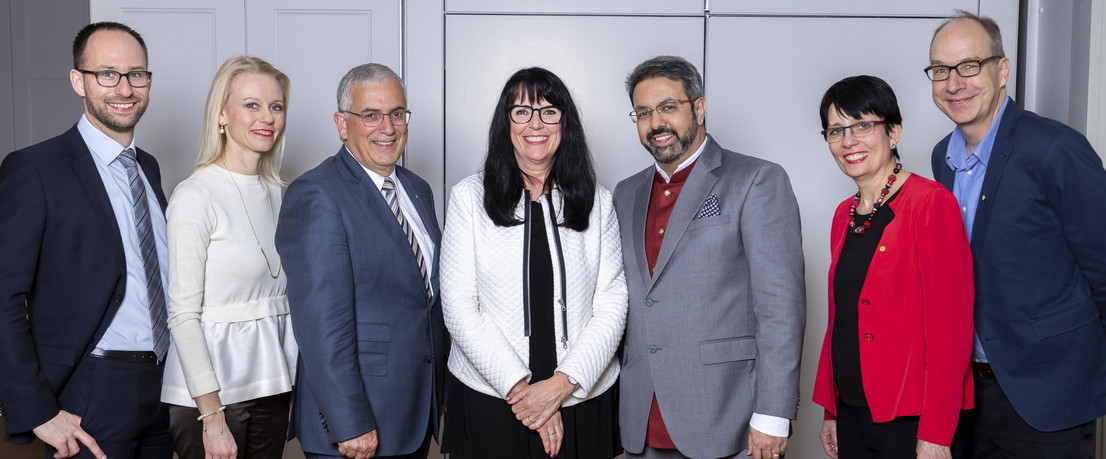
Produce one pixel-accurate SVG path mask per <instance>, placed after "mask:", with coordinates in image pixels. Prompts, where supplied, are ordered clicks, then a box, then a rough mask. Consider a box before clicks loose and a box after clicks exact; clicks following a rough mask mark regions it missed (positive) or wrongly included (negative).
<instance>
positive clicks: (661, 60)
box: [626, 56, 703, 102]
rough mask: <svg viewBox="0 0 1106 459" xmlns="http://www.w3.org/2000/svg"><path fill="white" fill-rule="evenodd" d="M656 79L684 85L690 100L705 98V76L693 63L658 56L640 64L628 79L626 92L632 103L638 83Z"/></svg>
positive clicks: (676, 57) (672, 57)
mask: <svg viewBox="0 0 1106 459" xmlns="http://www.w3.org/2000/svg"><path fill="white" fill-rule="evenodd" d="M656 77H665V78H668V79H670V80H676V81H679V82H680V83H682V84H683V85H684V93H685V94H687V98H688V99H698V98H700V97H703V76H702V75H700V74H699V70H696V69H695V66H694V65H691V62H688V61H687V59H684V58H682V57H678V56H657V57H654V58H652V59H649V60H647V61H645V62H642V63H640V64H638V66H637V67H634V71H633V72H630V75H629V76H627V77H626V91H627V92H628V93H629V94H630V101H631V102H633V100H634V88H636V87H637V85H638V83H641V82H642V81H645V80H647V79H650V78H656Z"/></svg>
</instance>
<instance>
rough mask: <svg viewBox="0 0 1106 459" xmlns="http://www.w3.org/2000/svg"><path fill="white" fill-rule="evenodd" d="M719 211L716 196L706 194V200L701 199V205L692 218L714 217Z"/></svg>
mask: <svg viewBox="0 0 1106 459" xmlns="http://www.w3.org/2000/svg"><path fill="white" fill-rule="evenodd" d="M719 213H720V212H719V211H718V196H715V195H713V194H712V195H710V196H707V200H706V201H703V205H702V206H700V207H699V212H698V213H696V214H695V218H694V220H698V219H700V218H708V217H716V216H718V214H719Z"/></svg>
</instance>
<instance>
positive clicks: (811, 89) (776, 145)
mask: <svg viewBox="0 0 1106 459" xmlns="http://www.w3.org/2000/svg"><path fill="white" fill-rule="evenodd" d="M939 23H940V21H939V20H936V19H916V18H799V17H712V18H711V19H710V23H709V24H708V31H709V33H708V36H707V74H706V79H707V131H708V132H709V133H711V135H713V136H714V138H715V139H716V140H717V141H718V142H719V143H720V144H721V145H723V146H724V147H727V148H730V149H732V150H736V151H739V152H742V153H745V154H749V155H753V156H757V157H760V158H764V159H768V160H770V161H773V162H776V163H779V164H780V165H782V166H783V167H784V169H786V170H787V173H788V175H789V176H790V177H791V183H792V187H793V188H794V190H795V195H796V197H797V198H798V201H799V208H800V212H801V215H802V225H803V249H804V250H803V252H804V253H805V256H806V291H807V328H806V341H805V346H804V349H803V359H802V373H801V374H802V390H801V395H802V400H801V403H800V410H799V419H798V422H797V423H796V424H795V426H794V428H795V432H796V435H795V436H794V437H792V438H791V440H790V441H789V442H788V457H801V458H808V457H809V458H816V457H824V454H825V453H824V452H823V451H822V447H821V444H820V442H819V440H818V432H819V430H820V428H821V422H822V409H821V407H819V406H817V405H815V404H813V403H811V401H810V396H811V395H810V394H812V393H813V390H814V375H815V370H816V368H817V366H818V355H819V352H820V350H821V344H822V338H823V337H824V334H825V330H826V322H827V309H826V301H827V299H826V292H827V285H826V284H827V279H826V273H827V270H828V269H829V263H830V257H829V236H828V235H829V230H830V228H829V223H830V220H831V218H832V216H833V211H834V209H835V208H836V207H837V204H838V203H840V202H841V201H842V200H844V199H845V198H847V197H848V196H849V195H851V194H853V193H856V185H855V184H854V183H853V181H852V180H851V179H849V178H848V177H846V176H845V175H844V174H843V173H842V172H841V170H840V169H839V168H838V166H837V164H836V163H835V162H834V160H833V158H832V157H831V156H830V153H829V148H828V146H827V144H826V142H825V141H824V140H823V139H822V137H821V135H819V133H818V131H819V130H821V122H820V120H819V115H818V106H819V103H820V102H821V99H822V94H823V93H824V92H825V90H826V89H827V88H829V86H830V85H832V84H833V83H835V82H836V81H838V80H840V79H841V78H844V77H847V76H852V75H860V74H868V75H875V76H878V77H880V78H883V79H884V80H886V81H887V82H888V83H889V84H890V85H891V87H892V88H893V89H894V90H895V92H896V95H897V96H898V100H899V106H900V109H901V110H902V113H903V119H904V121H903V131H902V138H901V141H900V142H899V152H900V154H901V155H902V162H903V166H904V168H905V169H906V170H908V171H910V172H913V173H917V174H920V175H924V176H927V177H929V176H931V175H932V174H931V173H930V170H929V169H930V166H929V154H930V151H931V150H932V148H933V145H934V144H935V143H937V141H938V140H940V139H941V138H942V137H943V136H944V135H946V134H948V133H949V132H950V131H951V130H952V128H953V125H952V123H951V122H950V121H949V120H948V119H947V118H946V117H945V115H944V114H942V113H941V112H940V111H939V110H938V109H937V108H936V106H935V105H934V104H933V100H932V96H931V84H930V81H929V80H928V79H926V77H925V75H924V74H923V73H922V68H923V67H925V66H926V65H927V64H926V62H927V61H928V57H927V56H928V53H929V40H928V39H926V37H928V36H929V35H930V34H931V33H932V30H933V29H934V28H935V27H936V26H937V25H938V24H939ZM858 30H862V31H864V32H863V33H860V34H853V33H842V31H858ZM766 36H772V37H775V38H774V40H772V42H771V46H747V45H748V44H755V43H764V39H763V37H766ZM863 37H879V39H871V40H866V39H864V38H863ZM814 43H817V45H816V46H814V45H812V44H814ZM765 230H766V231H771V228H766V229H765Z"/></svg>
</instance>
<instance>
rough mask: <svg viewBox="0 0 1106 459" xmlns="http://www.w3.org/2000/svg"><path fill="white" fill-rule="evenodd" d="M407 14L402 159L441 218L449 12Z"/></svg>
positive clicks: (432, 6) (423, 8) (413, 9)
mask: <svg viewBox="0 0 1106 459" xmlns="http://www.w3.org/2000/svg"><path fill="white" fill-rule="evenodd" d="M403 16H404V41H403V42H404V48H405V51H404V66H405V68H406V72H405V73H406V75H405V76H404V78H405V80H406V83H407V104H408V106H409V107H410V108H411V111H412V112H413V113H414V114H413V115H412V116H413V117H417V118H413V121H412V123H411V125H410V126H409V127H408V133H407V149H406V150H407V151H406V152H405V153H404V165H405V166H406V167H407V168H409V169H411V170H412V171H414V172H415V173H416V174H419V176H421V177H422V178H423V179H425V180H426V181H427V182H428V183H430V187H431V189H433V190H434V205H435V207H437V209H436V210H437V213H438V221H439V222H444V221H445V220H444V219H443V216H444V209H445V186H444V184H445V136H444V135H443V133H444V132H445V113H444V109H443V108H444V107H445V92H444V88H445V72H444V71H443V70H442V63H443V62H444V61H445V48H444V46H443V43H444V39H445V16H444V15H443V14H442V6H441V2H408V3H406V4H405V6H404V12H403ZM431 457H434V456H431Z"/></svg>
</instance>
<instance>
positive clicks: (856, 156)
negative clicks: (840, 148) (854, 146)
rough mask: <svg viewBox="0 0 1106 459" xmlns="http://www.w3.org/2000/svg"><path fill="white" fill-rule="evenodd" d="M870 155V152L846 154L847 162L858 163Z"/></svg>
mask: <svg viewBox="0 0 1106 459" xmlns="http://www.w3.org/2000/svg"><path fill="white" fill-rule="evenodd" d="M867 157H868V152H859V153H849V154H847V155H845V162H847V163H849V164H856V163H859V162H861V161H863V160H864V158H867Z"/></svg>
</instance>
